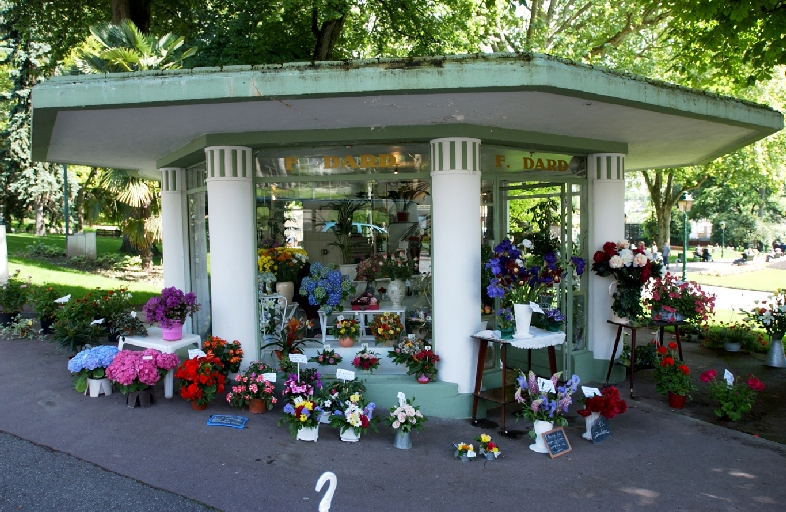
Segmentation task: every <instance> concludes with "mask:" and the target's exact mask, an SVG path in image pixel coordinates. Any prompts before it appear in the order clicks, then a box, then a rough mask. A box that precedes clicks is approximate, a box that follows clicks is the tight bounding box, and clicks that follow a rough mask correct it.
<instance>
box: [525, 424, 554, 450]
mask: <svg viewBox="0 0 786 512" xmlns="http://www.w3.org/2000/svg"><path fill="white" fill-rule="evenodd" d="M533 428H534V429H535V435H536V436H537V437H535V442H534V443H532V444H531V445H529V449H530V450H532V451H533V452H537V453H549V449H548V448H547V447H546V442H545V441H544V440H543V436H542V435H541V434H542V433H544V432H548V431H549V430H552V429H553V428H554V423H553V422H551V421H535V425H534V427H533Z"/></svg>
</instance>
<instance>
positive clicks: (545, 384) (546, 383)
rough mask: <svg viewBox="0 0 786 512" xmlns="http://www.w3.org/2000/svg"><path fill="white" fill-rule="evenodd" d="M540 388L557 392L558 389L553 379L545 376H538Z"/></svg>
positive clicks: (549, 391)
mask: <svg viewBox="0 0 786 512" xmlns="http://www.w3.org/2000/svg"><path fill="white" fill-rule="evenodd" d="M538 389H540V390H541V391H545V392H546V393H556V391H557V390H556V389H554V384H552V383H551V380H549V379H544V378H543V377H538Z"/></svg>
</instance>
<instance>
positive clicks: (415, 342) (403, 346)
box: [388, 335, 425, 365]
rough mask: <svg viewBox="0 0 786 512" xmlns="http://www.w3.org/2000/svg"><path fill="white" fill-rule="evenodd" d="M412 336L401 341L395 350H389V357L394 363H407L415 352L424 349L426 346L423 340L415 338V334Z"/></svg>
mask: <svg viewBox="0 0 786 512" xmlns="http://www.w3.org/2000/svg"><path fill="white" fill-rule="evenodd" d="M411 336H412V337H411V338H407V339H405V340H404V341H401V342H399V344H398V345H396V347H395V348H394V349H393V350H390V351H388V357H390V358H391V359H392V360H393V362H394V363H396V364H403V365H406V364H407V363H409V361H410V359H412V356H413V355H414V354H417V353H418V352H420V351H422V350H423V348H424V347H425V343H424V342H423V340H420V339H415V337H414V335H411Z"/></svg>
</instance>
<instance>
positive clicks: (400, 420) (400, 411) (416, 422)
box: [385, 397, 428, 433]
mask: <svg viewBox="0 0 786 512" xmlns="http://www.w3.org/2000/svg"><path fill="white" fill-rule="evenodd" d="M414 402H415V397H412V398H407V399H406V400H405V402H404V403H403V404H401V405H399V406H398V407H391V408H390V414H389V415H388V416H387V417H386V418H385V422H386V423H387V424H388V426H390V427H393V429H394V430H397V429H401V432H402V433H408V432H412V431H413V430H420V429H421V428H424V425H423V424H424V423H426V422H427V421H428V419H427V418H426V417H425V416H423V413H422V412H420V406H419V405H414Z"/></svg>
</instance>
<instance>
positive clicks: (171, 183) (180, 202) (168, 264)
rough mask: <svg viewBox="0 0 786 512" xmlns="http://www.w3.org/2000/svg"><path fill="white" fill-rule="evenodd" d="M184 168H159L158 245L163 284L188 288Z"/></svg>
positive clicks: (188, 289)
mask: <svg viewBox="0 0 786 512" xmlns="http://www.w3.org/2000/svg"><path fill="white" fill-rule="evenodd" d="M185 172H186V171H185V169H182V168H179V167H166V168H162V169H161V232H162V242H161V246H162V248H163V251H164V287H165V288H169V287H170V286H174V287H176V288H179V289H181V290H184V291H190V290H191V286H190V279H189V273H188V224H187V219H188V215H187V212H186V180H185Z"/></svg>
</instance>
